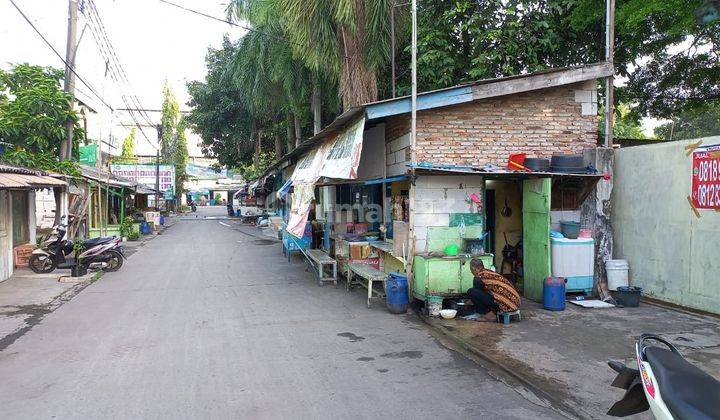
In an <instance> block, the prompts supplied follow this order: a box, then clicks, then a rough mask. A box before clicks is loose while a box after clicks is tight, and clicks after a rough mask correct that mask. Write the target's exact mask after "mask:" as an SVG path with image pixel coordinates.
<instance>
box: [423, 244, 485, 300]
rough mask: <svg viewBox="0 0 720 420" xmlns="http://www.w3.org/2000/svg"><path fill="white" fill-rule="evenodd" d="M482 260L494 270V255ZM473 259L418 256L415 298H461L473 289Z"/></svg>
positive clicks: (483, 256)
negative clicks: (471, 264)
mask: <svg viewBox="0 0 720 420" xmlns="http://www.w3.org/2000/svg"><path fill="white" fill-rule="evenodd" d="M474 258H480V259H481V260H482V261H483V263H484V264H485V266H486V267H488V268H494V267H493V266H492V263H493V255H492V254H485V255H481V256H478V257H474ZM470 260H471V257H467V256H457V257H453V258H443V257H433V256H429V255H416V256H415V259H414V261H413V273H414V276H413V296H414V297H415V298H417V299H421V300H425V298H426V297H427V296H445V297H452V296H459V295H462V294H464V293H465V292H466V291H467V289H469V288H471V287H472V283H473V275H472V273H471V272H470Z"/></svg>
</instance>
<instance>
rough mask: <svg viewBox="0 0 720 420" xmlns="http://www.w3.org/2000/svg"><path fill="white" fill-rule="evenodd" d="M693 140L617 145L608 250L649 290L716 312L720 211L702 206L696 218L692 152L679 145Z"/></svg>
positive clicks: (719, 307) (632, 280)
mask: <svg viewBox="0 0 720 420" xmlns="http://www.w3.org/2000/svg"><path fill="white" fill-rule="evenodd" d="M696 141H697V140H688V141H677V142H671V143H663V144H657V145H648V146H637V147H628V148H623V149H619V150H616V152H615V171H614V187H613V188H614V190H613V197H612V206H613V210H612V224H613V231H614V239H615V255H614V258H622V259H626V260H628V262H629V263H630V284H631V285H634V286H640V287H642V288H643V289H644V291H645V293H646V294H647V295H650V296H652V297H655V298H658V299H662V300H666V301H669V302H672V303H676V304H679V305H683V306H688V307H692V308H697V309H702V310H706V311H710V312H715V313H720V282H718V273H720V258H718V256H720V213H718V212H716V211H713V210H700V214H701V217H700V218H697V217H695V215H694V214H693V212H692V210H691V208H690V204H689V203H688V201H687V197H688V195H690V193H691V172H692V156H690V157H686V156H685V150H684V147H685V146H687V145H688V144H691V143H695V142H696ZM718 143H720V137H711V138H705V139H703V144H705V145H710V144H718Z"/></svg>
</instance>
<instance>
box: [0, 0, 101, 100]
mask: <svg viewBox="0 0 720 420" xmlns="http://www.w3.org/2000/svg"><path fill="white" fill-rule="evenodd" d="M10 3H12V5H13V6H15V9H17V11H18V13H20V15H22V17H23V19H25V21H26V22H27V23H28V24H29V25H30V26H31V27H32V28H33V30H35V32H36V33H37V34H38V35H39V36H40V38H42V40H43V41H44V42H45V44H46V45H47V46H48V47H50V49H51V50H52V51H53V52H54V53H55V55H57V56H58V58H59V59H60V60H61V61H62V62H63V63H64V64H65V66H66V67H67V68H68V69H70V71H71V72H72V73H73V74H74V75H75V76H76V77H77V78H78V79H79V80H80V81H81V82H82V83H83V84H84V85H85V86H87V88H88V89H90V92H92V93H93V95H95V96H96V97H97V98H98V99H100V102H102V103H103V104H104V105H105V106H106V107H108V108H110V109H111V110H112V109H113V107H112V106H110V104H108V103H107V102H105V100H104V99H103V98H102V96H100V95H99V94H98V93H97V92H96V91H95V89H94V88H93V87H92V85H90V83H88V82H86V81H85V79H83V78H82V76H80V75H79V74H78V73H77V71H75V68H74V67H73V66H71V65H70V64H68V62H67V61H65V59H64V58H63V56H62V55H60V53H59V52H58V51H57V50H56V49H55V47H53V45H52V44H51V43H50V42H49V41H48V40H47V38H45V35H43V34H42V32H40V30H39V29H38V28H37V27H36V26H35V24H33V23H32V21H31V20H30V18H28V17H27V15H26V14H25V13H24V12H23V11H22V10H21V9H20V7H18V5H17V4H16V3H15V0H10Z"/></svg>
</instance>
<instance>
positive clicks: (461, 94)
mask: <svg viewBox="0 0 720 420" xmlns="http://www.w3.org/2000/svg"><path fill="white" fill-rule="evenodd" d="M472 100H473V97H472V88H471V87H470V86H461V87H456V88H451V89H445V90H440V91H436V92H428V93H423V94H422V95H420V96H418V98H417V101H418V103H417V106H418V110H424V109H432V108H438V107H441V106H448V105H456V104H461V103H465V102H470V101H472ZM411 107H412V103H411V100H410V98H409V97H403V98H398V99H395V100H392V101H386V102H381V103H377V104H370V105H367V106H366V107H365V113H366V115H367V118H368V120H373V119H377V118H383V117H389V116H391V115H399V114H406V113H409V112H410V111H411Z"/></svg>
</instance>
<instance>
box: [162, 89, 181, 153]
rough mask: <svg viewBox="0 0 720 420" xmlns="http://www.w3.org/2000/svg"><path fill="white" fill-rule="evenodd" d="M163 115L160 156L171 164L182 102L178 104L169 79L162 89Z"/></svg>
mask: <svg viewBox="0 0 720 420" xmlns="http://www.w3.org/2000/svg"><path fill="white" fill-rule="evenodd" d="M162 95H163V102H162V109H161V111H162V115H161V117H160V126H161V130H162V138H161V139H160V158H161V159H162V161H163V162H164V163H168V164H171V163H172V161H173V157H174V156H175V150H174V146H175V139H176V136H177V125H178V120H179V119H180V104H178V101H177V99H175V95H174V94H173V93H172V91H171V90H170V87H169V86H168V83H167V80H166V81H165V84H164V85H163V90H162Z"/></svg>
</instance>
